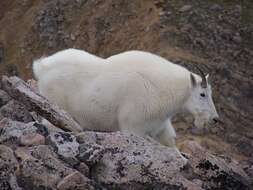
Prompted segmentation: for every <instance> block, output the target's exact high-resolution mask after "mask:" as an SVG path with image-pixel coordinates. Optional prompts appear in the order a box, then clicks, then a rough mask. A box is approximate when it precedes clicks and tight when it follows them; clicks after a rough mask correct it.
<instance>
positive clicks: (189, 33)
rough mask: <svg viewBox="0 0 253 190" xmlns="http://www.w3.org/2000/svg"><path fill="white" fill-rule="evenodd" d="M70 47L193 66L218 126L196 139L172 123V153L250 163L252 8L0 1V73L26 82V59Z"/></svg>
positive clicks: (177, 0)
mask: <svg viewBox="0 0 253 190" xmlns="http://www.w3.org/2000/svg"><path fill="white" fill-rule="evenodd" d="M70 47H74V48H79V49H84V50H86V51H88V52H91V53H94V54H96V55H99V56H102V57H108V56H110V55H113V54H116V53H119V52H122V51H126V50H133V49H138V50H146V51H150V52H153V53H156V54H159V55H161V56H163V57H165V58H167V59H169V60H171V61H174V62H175V63H178V64H181V65H184V66H186V67H188V68H189V69H191V70H193V71H194V67H193V65H194V64H199V65H200V66H201V67H202V68H203V69H204V70H205V71H206V72H208V73H210V74H211V83H212V86H213V89H214V90H213V91H214V92H213V96H214V101H215V102H216V105H217V109H218V112H219V114H220V116H221V118H222V119H223V121H224V123H223V124H220V125H218V126H215V127H212V128H211V129H207V130H203V131H202V132H199V131H198V132H196V131H194V130H193V129H192V127H191V126H189V124H185V122H183V121H182V120H180V122H179V121H176V128H177V132H178V134H179V135H178V144H179V146H181V148H182V149H183V142H185V141H187V140H189V139H195V140H196V141H198V142H200V143H201V144H202V145H203V146H204V147H206V148H208V149H210V150H212V151H213V152H215V153H217V154H224V155H230V156H233V157H234V158H236V159H237V160H243V159H246V158H251V159H252V162H253V151H252V150H253V140H252V139H253V117H252V114H253V98H252V97H253V93H252V86H253V80H252V79H253V62H252V61H253V59H252V58H253V2H252V1H250V0H245V1H239V0H238V1H236V0H231V1H228V0H207V1H202V0H75V1H73V0H53V1H48V0H45V1H40V0H12V1H9V0H1V1H0V74H8V75H19V76H20V77H21V78H23V79H29V78H32V72H31V64H32V61H33V60H34V59H36V58H39V57H41V56H44V55H49V54H51V53H53V52H56V51H58V50H61V49H65V48H70Z"/></svg>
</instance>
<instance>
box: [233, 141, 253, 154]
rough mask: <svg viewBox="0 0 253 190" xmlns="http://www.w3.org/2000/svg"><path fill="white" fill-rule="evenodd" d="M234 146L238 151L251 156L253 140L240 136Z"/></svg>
mask: <svg viewBox="0 0 253 190" xmlns="http://www.w3.org/2000/svg"><path fill="white" fill-rule="evenodd" d="M236 147H237V148H238V150H239V151H240V152H242V153H243V154H245V155H247V156H249V157H250V156H253V152H252V150H253V141H252V140H251V139H249V138H246V137H242V138H240V140H239V142H238V143H237V144H236Z"/></svg>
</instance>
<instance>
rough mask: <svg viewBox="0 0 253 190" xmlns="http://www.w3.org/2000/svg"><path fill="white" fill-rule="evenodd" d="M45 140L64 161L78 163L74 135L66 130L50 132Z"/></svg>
mask: <svg viewBox="0 0 253 190" xmlns="http://www.w3.org/2000/svg"><path fill="white" fill-rule="evenodd" d="M47 141H48V144H50V145H51V146H52V147H54V150H55V151H56V152H57V154H58V155H60V156H61V158H62V159H64V161H66V162H68V163H69V164H71V165H76V164H77V163H78V160H77V159H76V156H77V155H78V154H79V143H78V142H77V141H76V137H75V136H73V135H71V134H69V133H66V132H65V133H64V132H52V133H51V134H50V135H49V136H48V138H47Z"/></svg>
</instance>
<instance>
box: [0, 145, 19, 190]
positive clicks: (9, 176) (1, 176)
mask: <svg viewBox="0 0 253 190" xmlns="http://www.w3.org/2000/svg"><path fill="white" fill-rule="evenodd" d="M18 170H19V165H18V162H17V159H16V158H15V156H14V154H13V151H12V149H11V148H9V147H7V146H4V145H0V189H3V190H4V189H15V190H21V188H20V187H19V186H18V184H17V180H16V176H15V172H17V171H18Z"/></svg>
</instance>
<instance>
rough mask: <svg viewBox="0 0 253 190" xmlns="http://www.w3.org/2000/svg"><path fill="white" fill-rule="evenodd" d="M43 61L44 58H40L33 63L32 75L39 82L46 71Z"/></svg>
mask: <svg viewBox="0 0 253 190" xmlns="http://www.w3.org/2000/svg"><path fill="white" fill-rule="evenodd" d="M45 59H46V58H45V57H42V58H40V59H37V60H35V61H33V74H34V76H35V78H36V79H37V80H39V79H40V78H41V76H43V74H44V73H45V72H46V70H47V65H46V64H45Z"/></svg>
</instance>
